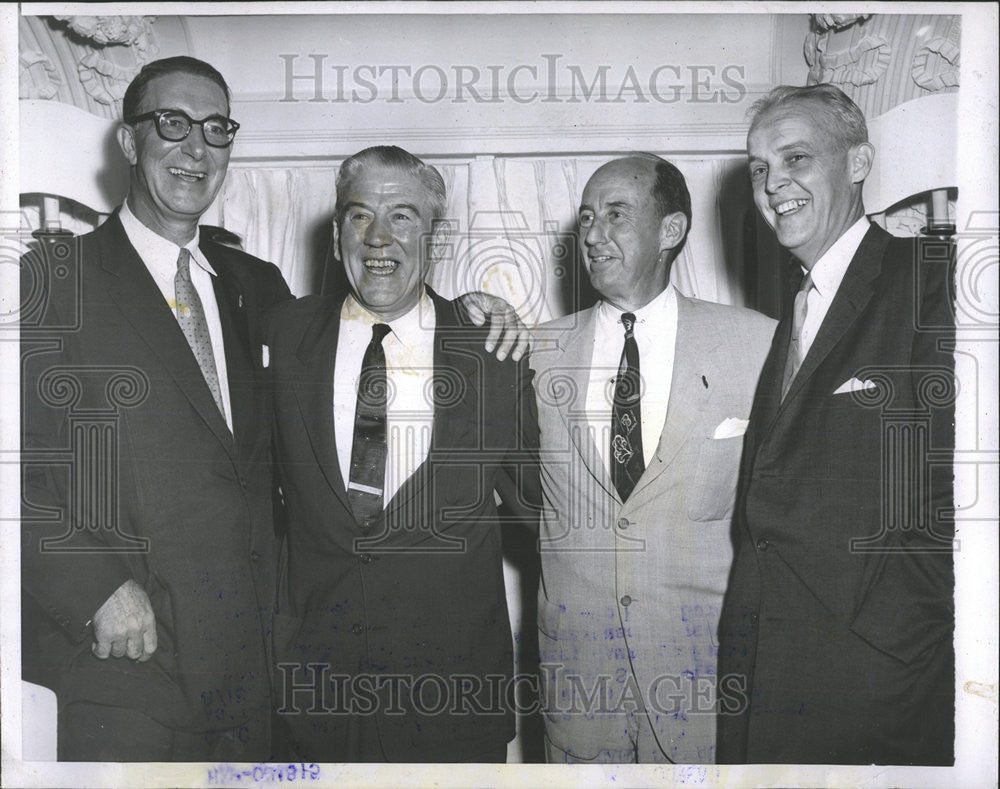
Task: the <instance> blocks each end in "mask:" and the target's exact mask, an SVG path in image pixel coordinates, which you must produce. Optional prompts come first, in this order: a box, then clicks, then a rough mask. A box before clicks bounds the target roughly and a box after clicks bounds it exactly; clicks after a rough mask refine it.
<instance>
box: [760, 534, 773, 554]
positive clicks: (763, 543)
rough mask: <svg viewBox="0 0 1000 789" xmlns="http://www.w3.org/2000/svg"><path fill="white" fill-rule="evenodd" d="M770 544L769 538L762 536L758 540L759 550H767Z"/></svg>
mask: <svg viewBox="0 0 1000 789" xmlns="http://www.w3.org/2000/svg"><path fill="white" fill-rule="evenodd" d="M770 544H771V543H769V542H768V541H767V540H765V539H764V538H763V537H761V538H760V539H759V540H757V550H758V551H766V550H767V547H768V546H769V545H770Z"/></svg>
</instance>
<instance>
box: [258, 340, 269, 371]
mask: <svg viewBox="0 0 1000 789" xmlns="http://www.w3.org/2000/svg"><path fill="white" fill-rule="evenodd" d="M260 361H261V364H262V365H263V366H264V367H267V366H268V365H270V364H271V349H270V348H268V347H267V346H266V345H262V346H260Z"/></svg>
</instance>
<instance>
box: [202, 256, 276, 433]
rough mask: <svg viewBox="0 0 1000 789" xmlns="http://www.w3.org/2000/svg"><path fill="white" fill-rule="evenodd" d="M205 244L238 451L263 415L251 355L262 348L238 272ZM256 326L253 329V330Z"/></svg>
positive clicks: (259, 391)
mask: <svg viewBox="0 0 1000 789" xmlns="http://www.w3.org/2000/svg"><path fill="white" fill-rule="evenodd" d="M206 246H208V251H206V249H205V247H202V248H201V249H202V253H203V254H205V257H206V258H208V260H209V262H210V263H211V264H212V268H214V269H215V273H216V276H214V277H213V278H212V285H213V287H214V289H215V299H216V302H217V303H218V305H219V321H220V322H221V324H222V337H223V342H224V346H225V350H226V376H227V378H228V381H229V404H230V411H231V414H232V421H233V436H234V438H235V440H236V446H237V451H239V450H240V448H241V447H243V446H247V447H249V445H250V443H252V436H253V435H254V431H255V430H256V429H257V428H258V420H259V419H261V418H262V417H263V410H264V405H263V397H264V393H263V390H262V387H260V386H257V385H256V383H255V374H254V370H255V363H254V361H253V357H252V356H251V354H253V353H255V350H256V349H257V348H260V336H259V332H258V331H257V329H258V327H256V326H254V327H251V326H249V325H248V321H247V310H246V299H245V297H244V295H243V294H244V290H245V288H244V287H243V283H242V282H241V281H240V277H239V274H238V272H237V270H235V269H234V268H233V267H232V266H230V265H229V262H228V261H227V260H225V259H224V257H223V256H222V255H220V254H219V252H218V250H217V248H215V247H212V246H209V245H206ZM252 329H253V331H252ZM251 334H253V335H255V336H254V337H253V338H251Z"/></svg>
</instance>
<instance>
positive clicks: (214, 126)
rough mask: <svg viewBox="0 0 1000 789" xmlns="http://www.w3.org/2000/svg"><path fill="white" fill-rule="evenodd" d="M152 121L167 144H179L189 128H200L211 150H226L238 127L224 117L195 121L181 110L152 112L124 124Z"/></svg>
mask: <svg viewBox="0 0 1000 789" xmlns="http://www.w3.org/2000/svg"><path fill="white" fill-rule="evenodd" d="M149 120H151V121H153V122H154V123H155V124H156V133H157V134H159V135H160V137H162V138H163V139H164V140H167V141H169V142H180V141H181V140H183V139H185V138H186V137H187V136H188V135H189V134H190V133H191V127H192V126H195V125H198V126H201V133H202V135H204V137H205V142H207V143H208V144H209V145H211V146H212V147H213V148H228V147H229V146H230V145H232V143H233V138H235V137H236V130H237V129H239V128H240V125H239V124H238V123H237V122H236V121H234V120H231V119H230V118H227V117H226V116H225V115H209V116H208V117H207V118H202V119H201V120H200V121H196V120H195V119H194V118H192V117H191V116H190V115H188V114H187V113H186V112H184V111H183V110H153V111H152V112H144V113H143V114H142V115H136V116H135V117H134V118H132V119H131V120H129V121H126V123H132V124H135V123H139V121H149Z"/></svg>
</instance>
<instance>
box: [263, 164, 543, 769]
mask: <svg viewBox="0 0 1000 789" xmlns="http://www.w3.org/2000/svg"><path fill="white" fill-rule="evenodd" d="M444 210H445V186H444V181H443V179H442V178H441V175H440V173H439V172H438V171H437V170H436V169H435V168H433V167H430V166H428V165H426V164H424V163H423V162H422V161H420V159H418V158H416V157H414V156H412V155H411V154H409V153H407V152H406V151H404V150H402V149H400V148H396V147H390V146H380V147H375V148H368V149H366V150H364V151H361V152H360V153H357V154H355V155H354V156H351V157H350V158H348V159H347V160H346V161H345V162H344V164H343V165H342V166H341V169H340V173H339V175H338V178H337V202H336V215H335V219H334V222H335V224H334V234H335V243H336V245H337V247H338V250H339V253H340V258H341V260H342V261H343V263H344V267H345V269H346V273H347V279H348V281H349V283H350V293H348V294H345V295H342V296H340V297H339V298H332V297H307V298H304V299H300V300H298V301H296V302H293V303H289V304H285V305H282V306H281V307H279V308H278V309H277V310H275V311H274V315H273V317H272V320H271V323H270V327H269V337H270V339H269V345H270V354H271V366H272V371H273V375H274V403H275V414H276V453H277V463H278V470H279V474H280V478H281V482H282V488H283V490H284V493H285V501H286V504H287V508H288V530H289V537H288V538H289V564H288V567H289V574H288V584H287V589H286V588H284V587H283V588H282V590H281V592H282V601H281V605H280V609H279V614H278V616H277V618H276V639H277V650H278V660H279V662H278V668H279V676H280V677H281V693H282V696H281V707H280V709H279V714H280V715H281V716H282V718H283V719H284V720H286V721H287V723H288V728H289V735H290V737H289V748H290V750H289V753H288V754H287V757H288V758H289V759H292V760H296V761H297V760H306V761H329V762H341V761H355V762H371V761H376V762H384V761H391V762H429V761H430V762H433V761H441V762H503V761H506V748H507V742H508V741H509V740H510V739H512V737H513V736H514V718H513V709H512V707H511V706H510V702H509V701H508V699H513V695H508V694H509V693H510V694H512V691H511V687H512V686H511V679H512V668H513V643H512V640H511V631H510V625H509V621H508V614H507V605H506V598H505V590H504V579H503V568H502V555H501V550H500V524H501V518H500V516H499V515H498V513H497V505H496V503H495V499H494V491H495V490H496V491H498V492H499V494H500V495H501V497H502V498H503V501H504V503H505V504H506V505H507V506H508V508H509V509H510V510H511V511H512V513H513V514H514V515H515V516H516V517H515V520H518V519H520V520H522V521H527V522H529V523H531V524H533V523H534V522H535V520H536V518H537V503H538V499H539V497H540V494H539V493H538V468H537V442H538V426H537V420H536V417H535V401H534V394H533V391H532V388H531V383H530V377H529V374H528V370H527V363H526V361H522V362H521V363H520V364H518V363H517V362H515V361H513V360H512V359H509V360H506V361H502V362H501V361H499V360H498V359H497V358H495V357H493V356H490V355H489V354H488V353H487V352H486V350H485V349H484V339H485V337H486V333H485V330H480V329H477V328H475V327H474V326H473V325H472V324H471V321H470V319H469V317H468V314H467V313H466V311H465V309H464V308H463V307H462V306H461V305H460V303H459V302H455V301H448V300H446V299H443V298H441V297H440V296H438V295H437V294H436V293H434V292H433V291H432V290H431V289H430V288H429V287H427V286H426V285H425V279H426V278H427V276H428V274H429V272H430V270H431V266H432V265H433V263H434V259H435V253H436V252H437V247H438V244H440V243H444V242H445V241H446V239H445V238H444V237H443V224H442V223H441V222H440V220H441V219H442V218H443V216H444ZM532 505H534V508H533V507H532Z"/></svg>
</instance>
